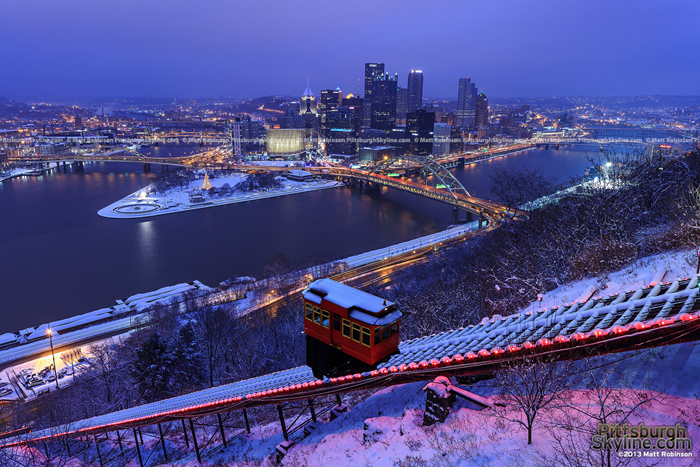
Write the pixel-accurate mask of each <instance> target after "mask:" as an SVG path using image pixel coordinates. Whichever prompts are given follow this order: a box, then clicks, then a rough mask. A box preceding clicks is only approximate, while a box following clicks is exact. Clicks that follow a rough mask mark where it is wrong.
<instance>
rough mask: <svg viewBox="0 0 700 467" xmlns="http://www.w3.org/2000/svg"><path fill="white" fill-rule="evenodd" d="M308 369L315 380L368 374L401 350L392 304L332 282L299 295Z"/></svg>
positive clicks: (318, 284) (322, 281)
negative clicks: (359, 372)
mask: <svg viewBox="0 0 700 467" xmlns="http://www.w3.org/2000/svg"><path fill="white" fill-rule="evenodd" d="M302 295H303V296H304V332H305V333H306V364H307V365H308V366H309V367H311V369H312V370H313V373H314V376H316V377H317V378H322V377H323V376H338V375H344V374H350V373H355V372H358V371H367V370H370V369H372V368H375V367H376V365H377V363H379V362H381V361H382V360H384V359H386V358H387V357H389V356H390V355H392V354H394V353H396V352H398V349H399V324H400V320H401V312H400V311H399V310H398V309H397V308H396V304H395V303H393V302H389V301H387V300H384V299H382V298H380V297H376V296H374V295H371V294H368V293H366V292H363V291H361V290H358V289H355V288H353V287H350V286H347V285H344V284H341V283H339V282H336V281H334V280H331V279H319V280H317V281H315V282H313V283H311V284H310V285H309V287H308V288H307V289H306V290H304V291H303V292H302Z"/></svg>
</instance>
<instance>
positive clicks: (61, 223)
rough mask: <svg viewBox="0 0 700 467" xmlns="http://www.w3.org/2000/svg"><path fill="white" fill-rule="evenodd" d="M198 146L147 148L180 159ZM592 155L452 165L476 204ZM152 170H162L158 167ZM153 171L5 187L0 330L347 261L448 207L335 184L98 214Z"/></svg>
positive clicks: (106, 170) (88, 170)
mask: <svg viewBox="0 0 700 467" xmlns="http://www.w3.org/2000/svg"><path fill="white" fill-rule="evenodd" d="M198 150H199V147H198V146H177V145H171V146H160V147H158V148H151V149H149V150H147V152H149V153H151V154H153V155H158V156H166V155H168V154H170V155H173V156H179V155H184V154H189V153H191V152H192V151H198ZM595 150H596V147H593V146H588V147H582V146H576V147H574V146H564V147H562V148H561V149H560V150H556V151H555V150H547V149H537V150H531V151H526V152H523V153H519V154H515V155H510V156H508V157H503V158H499V159H494V160H491V161H488V162H482V163H478V164H474V165H470V166H467V167H465V168H462V169H454V171H453V173H454V174H455V176H456V177H457V178H458V179H459V180H460V181H461V182H462V183H463V184H464V185H465V187H466V188H467V189H468V190H469V191H470V192H471V193H472V194H473V195H475V196H479V197H484V198H487V199H488V198H492V195H491V193H490V185H491V180H490V177H491V175H492V174H493V173H494V171H495V169H497V168H504V167H516V168H522V167H526V166H527V167H529V168H542V169H543V171H544V173H545V175H547V176H552V177H555V178H557V179H558V180H559V181H567V180H568V179H569V178H570V177H573V176H577V175H580V174H582V173H583V172H584V171H585V170H586V168H587V167H588V165H589V164H588V161H587V160H586V151H595ZM153 168H154V170H159V168H157V167H153ZM157 175H158V173H157V172H153V173H148V174H145V173H143V171H142V166H141V165H140V164H129V163H86V164H85V167H84V171H74V170H72V169H70V168H69V169H68V170H67V172H65V173H63V172H61V173H57V172H55V171H53V172H50V173H48V174H46V175H43V176H34V177H21V178H15V179H11V180H7V181H5V182H2V183H0V264H1V267H2V276H1V277H0V333H4V332H12V331H18V330H20V329H23V328H26V327H28V326H36V325H39V324H42V323H45V322H50V321H55V320H58V319H61V318H65V317H68V316H72V315H75V314H79V313H85V312H88V311H92V310H95V309H97V308H102V307H107V306H111V305H113V304H114V300H115V299H118V298H126V297H128V296H130V295H133V294H135V293H139V292H146V291H150V290H154V289H157V288H159V287H163V286H166V285H172V284H175V283H178V282H187V281H191V280H194V279H198V280H200V281H202V282H204V283H205V284H207V285H211V286H215V285H217V284H218V283H219V282H221V281H222V280H224V279H226V278H228V277H232V276H241V275H257V274H258V272H259V271H260V269H261V267H262V266H263V265H264V264H265V263H266V262H268V261H269V260H270V259H271V258H273V257H274V256H276V255H277V254H279V253H283V254H285V255H287V257H288V258H289V260H290V261H291V263H292V264H298V263H300V262H303V261H305V260H308V259H309V258H310V257H312V256H314V255H321V254H329V255H333V256H336V257H339V256H345V255H352V254H357V253H361V252H364V251H368V250H372V249H376V248H381V247H384V246H387V245H390V244H393V243H398V242H402V241H405V240H409V239H412V238H416V237H418V236H422V235H427V234H430V233H433V232H436V231H438V230H440V229H443V228H445V227H446V226H447V225H448V223H449V222H450V219H451V216H450V214H451V208H450V207H449V206H446V205H442V204H439V203H436V202H434V201H430V200H427V199H423V198H420V197H417V196H415V195H411V194H407V193H401V192H396V191H392V190H389V191H387V192H385V193H383V194H379V193H364V192H361V191H359V190H358V189H347V188H337V189H328V190H322V191H317V192H310V193H302V194H296V195H292V196H283V197H278V198H272V199H265V200H258V201H252V202H247V203H239V204H232V205H227V206H222V207H216V208H211V209H201V210H196V211H192V212H183V213H177V214H172V215H166V216H156V217H152V218H147V219H143V220H137V219H133V220H132V219H126V220H125V219H106V218H102V217H100V216H98V215H97V211H98V210H99V209H101V208H103V207H105V206H107V205H108V204H110V203H112V202H114V201H116V200H117V199H119V198H122V197H124V196H126V195H127V194H129V193H132V192H134V191H136V190H138V189H139V188H141V187H143V186H145V185H147V184H148V183H149V182H150V181H151V180H153V179H154V178H155V177H156V176H157Z"/></svg>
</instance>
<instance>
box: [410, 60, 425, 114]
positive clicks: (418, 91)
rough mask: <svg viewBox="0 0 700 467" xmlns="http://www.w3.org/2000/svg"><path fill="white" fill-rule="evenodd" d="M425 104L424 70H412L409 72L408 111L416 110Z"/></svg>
mask: <svg viewBox="0 0 700 467" xmlns="http://www.w3.org/2000/svg"><path fill="white" fill-rule="evenodd" d="M422 106H423V72H422V71H421V70H416V69H415V68H414V69H413V70H411V72H410V73H409V74H408V112H415V111H416V109H419V108H421V107H422Z"/></svg>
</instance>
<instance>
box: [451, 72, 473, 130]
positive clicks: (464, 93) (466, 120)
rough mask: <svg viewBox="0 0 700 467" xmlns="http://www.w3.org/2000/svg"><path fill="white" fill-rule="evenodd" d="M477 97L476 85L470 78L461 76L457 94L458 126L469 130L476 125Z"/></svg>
mask: <svg viewBox="0 0 700 467" xmlns="http://www.w3.org/2000/svg"><path fill="white" fill-rule="evenodd" d="M476 98H477V94H476V85H475V84H474V83H472V82H471V79H469V78H460V79H459V91H458V94H457V119H456V121H457V126H460V127H462V128H466V129H469V130H471V129H473V128H474V127H475V126H476Z"/></svg>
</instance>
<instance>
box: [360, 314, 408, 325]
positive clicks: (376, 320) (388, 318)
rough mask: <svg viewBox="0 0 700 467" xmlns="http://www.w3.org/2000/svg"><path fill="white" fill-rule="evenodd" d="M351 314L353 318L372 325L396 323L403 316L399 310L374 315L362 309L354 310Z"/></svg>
mask: <svg viewBox="0 0 700 467" xmlns="http://www.w3.org/2000/svg"><path fill="white" fill-rule="evenodd" d="M349 315H350V317H351V318H352V319H355V320H357V321H362V322H363V323H365V324H369V325H371V326H386V325H387V324H392V323H395V322H396V321H398V320H399V318H401V316H403V315H402V314H401V312H400V311H399V310H394V311H392V312H390V313H388V314H386V315H384V316H374V315H370V314H368V313H364V312H362V311H360V310H352V311H351V312H350V313H349Z"/></svg>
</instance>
